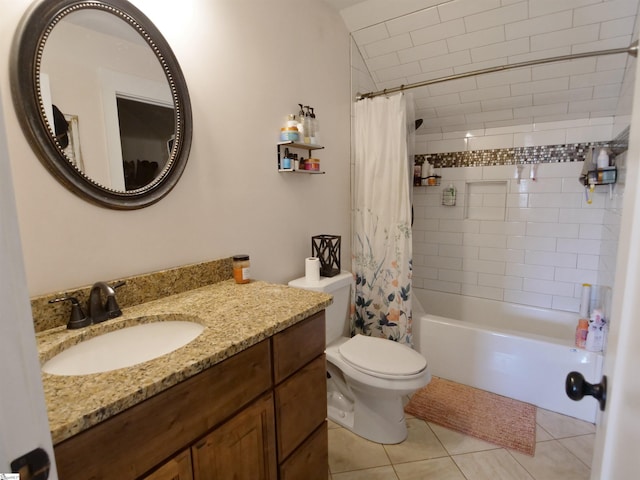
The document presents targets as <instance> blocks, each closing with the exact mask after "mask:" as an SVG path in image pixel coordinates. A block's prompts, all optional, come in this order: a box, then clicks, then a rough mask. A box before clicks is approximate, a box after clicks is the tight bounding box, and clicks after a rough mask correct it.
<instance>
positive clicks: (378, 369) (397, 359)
mask: <svg viewBox="0 0 640 480" xmlns="http://www.w3.org/2000/svg"><path fill="white" fill-rule="evenodd" d="M339 351H340V355H342V357H343V358H344V359H345V361H347V362H348V363H350V364H351V365H353V366H354V367H356V368H358V369H360V370H365V371H368V372H371V373H373V374H376V373H380V374H384V375H414V374H416V373H419V372H421V371H422V370H424V369H425V368H426V366H427V361H426V359H425V358H424V357H423V356H422V355H420V354H419V353H418V352H416V351H415V350H412V349H411V348H409V347H408V346H406V345H401V344H399V343H397V342H394V341H392V340H387V339H385V338H376V337H368V336H365V335H356V336H355V337H353V338H352V339H350V340H349V341H347V342H345V343H343V344H342V345H340V348H339Z"/></svg>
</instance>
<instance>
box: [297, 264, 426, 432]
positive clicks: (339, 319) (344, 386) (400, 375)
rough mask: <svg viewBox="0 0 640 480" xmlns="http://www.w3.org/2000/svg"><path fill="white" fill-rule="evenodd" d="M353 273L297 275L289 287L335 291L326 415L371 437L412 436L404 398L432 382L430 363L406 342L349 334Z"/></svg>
mask: <svg viewBox="0 0 640 480" xmlns="http://www.w3.org/2000/svg"><path fill="white" fill-rule="evenodd" d="M353 283H354V282H353V275H352V274H351V273H349V272H344V271H343V272H341V273H339V274H338V275H336V276H334V277H320V281H319V282H314V283H311V282H308V281H307V280H306V278H304V277H303V278H298V279H296V280H292V281H291V282H289V286H291V287H296V288H303V289H306V290H314V291H318V292H325V293H329V294H331V295H333V303H332V304H331V305H330V306H329V307H327V309H326V350H325V354H326V358H327V415H328V417H329V419H330V420H333V421H334V422H336V423H337V424H339V425H342V426H343V427H345V428H347V429H349V430H351V431H352V432H353V433H355V434H357V435H360V436H361V437H363V438H366V439H367V440H371V441H373V442H378V443H386V444H393V443H400V442H402V441H404V440H405V439H406V438H407V425H406V422H405V418H404V405H403V397H404V396H405V395H410V394H412V393H413V392H415V391H416V390H418V389H420V388H422V387H424V386H425V385H427V384H428V383H429V381H430V380H431V374H430V372H429V369H428V367H427V361H426V360H425V358H424V357H423V356H422V355H420V354H419V353H418V352H416V351H415V350H413V349H411V348H409V347H408V346H406V345H402V344H399V343H396V342H394V341H391V340H387V339H384V338H374V337H368V336H365V335H356V336H355V337H353V338H351V337H350V326H349V312H350V308H351V297H352V289H353V288H354V285H353Z"/></svg>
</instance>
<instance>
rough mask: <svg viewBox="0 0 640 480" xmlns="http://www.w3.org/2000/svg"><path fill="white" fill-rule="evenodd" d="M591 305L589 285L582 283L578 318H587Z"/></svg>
mask: <svg viewBox="0 0 640 480" xmlns="http://www.w3.org/2000/svg"><path fill="white" fill-rule="evenodd" d="M590 306H591V285H590V284H588V283H583V284H582V297H581V298H580V318H589V307H590Z"/></svg>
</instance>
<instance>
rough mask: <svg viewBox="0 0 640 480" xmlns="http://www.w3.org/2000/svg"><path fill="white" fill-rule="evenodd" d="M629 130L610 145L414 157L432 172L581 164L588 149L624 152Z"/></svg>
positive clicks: (575, 145)
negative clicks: (467, 168) (607, 149)
mask: <svg viewBox="0 0 640 480" xmlns="http://www.w3.org/2000/svg"><path fill="white" fill-rule="evenodd" d="M628 144H629V128H626V129H625V130H624V131H623V132H622V133H621V134H620V135H618V136H617V137H616V138H615V139H614V140H612V141H610V142H589V143H568V144H562V145H542V146H537V147H513V148H496V149H490V150H471V151H466V152H446V153H429V154H420V155H415V156H414V161H415V163H416V164H417V165H422V164H423V163H425V162H427V163H430V164H431V165H433V166H434V168H443V167H444V168H451V167H454V168H455V167H488V166H494V165H518V164H527V163H563V162H583V161H584V159H585V156H586V155H587V154H588V152H589V149H590V148H600V147H606V148H610V149H611V150H612V151H613V153H614V154H619V153H621V152H623V151H625V150H627V148H628Z"/></svg>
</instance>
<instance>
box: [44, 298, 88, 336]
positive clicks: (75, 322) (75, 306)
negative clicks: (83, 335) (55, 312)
mask: <svg viewBox="0 0 640 480" xmlns="http://www.w3.org/2000/svg"><path fill="white" fill-rule="evenodd" d="M66 301H69V302H71V315H70V317H69V322H68V323H67V328H68V329H69V330H74V329H76V328H83V327H87V326H89V325H91V318H89V317H87V316H86V315H85V313H84V311H83V310H82V307H81V306H80V303H79V302H78V299H77V298H76V297H69V296H64V297H59V298H54V299H53V300H49V303H58V302H66Z"/></svg>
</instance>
